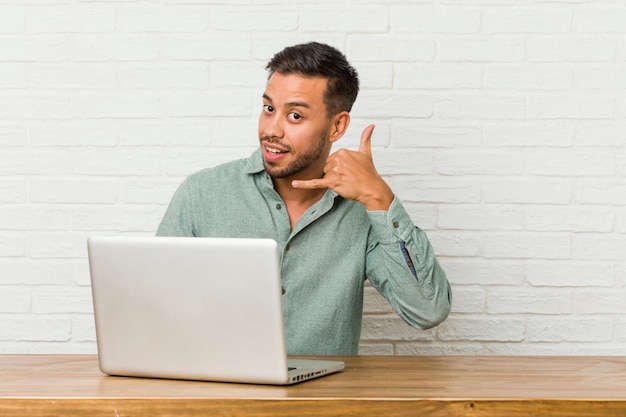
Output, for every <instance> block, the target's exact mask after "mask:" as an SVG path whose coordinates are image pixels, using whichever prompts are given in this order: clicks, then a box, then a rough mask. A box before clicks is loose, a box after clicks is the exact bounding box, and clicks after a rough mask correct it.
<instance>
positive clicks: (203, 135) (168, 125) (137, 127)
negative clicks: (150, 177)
mask: <svg viewBox="0 0 626 417" xmlns="http://www.w3.org/2000/svg"><path fill="white" fill-rule="evenodd" d="M211 123H213V121H211ZM232 124H233V122H232V121H231V125H232ZM210 132H211V130H210V128H209V122H208V121H184V122H183V121H170V120H167V121H158V122H155V121H144V120H136V121H132V122H127V123H124V124H123V125H122V126H120V133H119V135H120V143H121V144H122V145H125V146H163V145H175V146H209V144H210V143H211V133H210Z"/></svg>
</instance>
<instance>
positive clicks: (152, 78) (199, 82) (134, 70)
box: [117, 64, 209, 90]
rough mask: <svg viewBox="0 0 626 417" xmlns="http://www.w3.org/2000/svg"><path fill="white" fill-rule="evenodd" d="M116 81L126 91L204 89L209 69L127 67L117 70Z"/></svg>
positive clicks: (204, 65) (185, 66) (203, 65)
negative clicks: (138, 89)
mask: <svg viewBox="0 0 626 417" xmlns="http://www.w3.org/2000/svg"><path fill="white" fill-rule="evenodd" d="M117 79H118V82H119V86H120V87H121V88H127V89H134V88H140V89H155V90H156V89H187V88H191V89H204V88H207V87H208V86H209V69H208V66H207V65H206V64H200V65H190V64H175V65H155V64H150V65H149V66H148V65H145V64H142V65H140V66H138V65H133V66H128V65H127V66H124V67H123V68H122V69H120V70H118V73H117Z"/></svg>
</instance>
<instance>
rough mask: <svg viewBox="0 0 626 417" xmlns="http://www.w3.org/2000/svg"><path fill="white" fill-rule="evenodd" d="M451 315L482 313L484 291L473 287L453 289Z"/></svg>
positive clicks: (483, 308)
mask: <svg viewBox="0 0 626 417" xmlns="http://www.w3.org/2000/svg"><path fill="white" fill-rule="evenodd" d="M453 297H454V300H453V303H452V313H484V312H485V291H484V290H483V289H477V288H474V287H469V288H468V287H464V286H459V287H455V288H454V290H453Z"/></svg>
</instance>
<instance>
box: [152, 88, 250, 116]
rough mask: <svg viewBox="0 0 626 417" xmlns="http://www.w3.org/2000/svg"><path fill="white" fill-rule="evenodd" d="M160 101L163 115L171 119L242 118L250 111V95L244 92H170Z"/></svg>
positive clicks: (226, 90)
mask: <svg viewBox="0 0 626 417" xmlns="http://www.w3.org/2000/svg"><path fill="white" fill-rule="evenodd" d="M162 101H163V110H164V112H165V114H166V115H168V116H173V117H206V116H244V115H249V114H250V112H251V111H252V107H251V102H252V100H251V97H250V94H249V93H248V92H247V91H244V90H233V89H219V90H213V91H206V90H204V91H203V90H194V91H192V92H172V93H168V94H166V95H164V97H163V98H162Z"/></svg>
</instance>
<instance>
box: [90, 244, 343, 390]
mask: <svg viewBox="0 0 626 417" xmlns="http://www.w3.org/2000/svg"><path fill="white" fill-rule="evenodd" d="M87 246H88V251H89V267H90V273H91V286H92V295H93V302H94V313H95V322H96V336H97V345H98V359H99V364H100V369H101V371H102V372H103V373H105V374H109V375H119V376H137V377H152V378H170V379H189V380H203V381H226V382H243V383H256V384H275V385H286V384H293V383H296V382H301V381H305V380H307V379H311V378H315V377H319V376H322V375H326V374H329V373H332V372H337V371H341V370H342V369H343V368H344V363H343V362H340V361H325V360H296V359H289V360H288V359H287V354H286V347H285V332H284V327H283V311H282V292H281V282H280V267H279V260H278V246H277V244H276V242H275V241H274V240H271V239H230V238H228V239H226V238H180V237H128V236H124V237H115V236H92V237H90V238H89V240H88V245H87Z"/></svg>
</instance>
